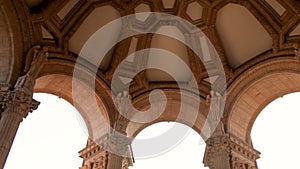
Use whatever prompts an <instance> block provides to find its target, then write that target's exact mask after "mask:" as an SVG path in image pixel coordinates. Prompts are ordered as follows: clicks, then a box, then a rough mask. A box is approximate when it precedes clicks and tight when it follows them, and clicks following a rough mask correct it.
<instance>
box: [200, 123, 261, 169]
mask: <svg viewBox="0 0 300 169" xmlns="http://www.w3.org/2000/svg"><path fill="white" fill-rule="evenodd" d="M259 155H260V153H259V152H258V151H256V150H254V149H253V148H252V146H250V145H248V144H246V143H244V142H243V141H242V140H240V139H238V138H237V137H235V136H232V135H229V134H227V133H225V132H224V130H223V124H222V123H220V124H219V126H218V127H217V129H216V131H215V133H214V134H213V135H212V136H211V138H209V139H207V140H206V150H205V155H204V160H203V161H204V165H205V166H206V167H209V168H210V169H257V165H256V159H258V158H259Z"/></svg>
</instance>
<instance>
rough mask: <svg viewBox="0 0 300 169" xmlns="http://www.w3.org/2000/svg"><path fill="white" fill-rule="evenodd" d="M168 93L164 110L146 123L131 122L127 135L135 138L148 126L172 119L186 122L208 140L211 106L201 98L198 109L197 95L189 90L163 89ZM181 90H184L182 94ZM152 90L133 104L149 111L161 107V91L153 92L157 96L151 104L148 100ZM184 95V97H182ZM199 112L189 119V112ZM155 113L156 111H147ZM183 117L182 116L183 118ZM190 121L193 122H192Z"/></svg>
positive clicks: (136, 99) (153, 95) (134, 100)
mask: <svg viewBox="0 0 300 169" xmlns="http://www.w3.org/2000/svg"><path fill="white" fill-rule="evenodd" d="M161 90H162V91H163V92H164V94H165V95H166V100H167V103H166V106H165V108H164V109H163V112H162V113H161V114H160V115H159V116H158V117H157V118H156V119H154V120H151V121H149V122H145V123H137V122H133V121H131V122H129V124H128V126H127V135H128V136H129V137H131V138H135V137H136V136H137V134H138V133H139V132H141V131H142V130H143V129H145V128H146V127H148V126H150V125H152V124H155V123H158V122H163V121H172V122H178V123H182V124H185V125H187V126H189V127H191V128H192V129H194V130H195V131H196V132H197V133H198V134H199V135H200V136H201V137H202V138H203V139H204V140H206V139H207V138H208V137H209V135H210V133H211V129H210V126H209V122H208V121H207V120H206V116H207V112H208V109H209V107H207V105H206V104H205V102H204V101H203V100H202V99H201V100H200V106H199V108H198V109H196V108H195V106H194V105H195V104H198V103H197V100H198V101H199V99H195V96H194V95H193V94H192V93H191V92H188V91H180V90H178V89H161ZM180 92H182V93H181V94H182V95H181V94H180ZM149 94H150V92H146V93H144V94H142V95H141V96H138V97H136V98H134V99H133V101H132V103H133V106H134V107H135V108H136V109H138V110H140V111H147V110H148V109H149V107H150V106H154V107H155V106H157V107H160V105H159V104H160V103H161V102H163V98H162V97H161V96H160V94H159V93H155V92H154V93H151V95H152V97H153V98H155V99H154V101H151V104H150V102H149V100H148V97H149ZM181 97H183V98H181ZM181 106H183V109H182V110H183V111H182V112H180V107H181ZM191 112H193V113H195V112H197V117H196V119H189V113H191ZM147 113H153V114H155V112H147ZM181 117H182V118H181ZM190 122H193V124H191V123H190Z"/></svg>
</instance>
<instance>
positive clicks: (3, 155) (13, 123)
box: [0, 111, 23, 168]
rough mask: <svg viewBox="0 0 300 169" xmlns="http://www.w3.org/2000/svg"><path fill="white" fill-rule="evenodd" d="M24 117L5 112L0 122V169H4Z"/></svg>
mask: <svg viewBox="0 0 300 169" xmlns="http://www.w3.org/2000/svg"><path fill="white" fill-rule="evenodd" d="M22 119H23V117H22V116H21V115H20V114H19V113H16V112H9V111H5V112H3V113H2V114H1V120H0V136H1V137H0V168H3V167H4V165H5V162H6V159H7V157H8V154H9V151H10V148H11V146H12V144H13V141H14V138H15V136H16V133H17V130H18V128H19V125H20V123H21V121H22Z"/></svg>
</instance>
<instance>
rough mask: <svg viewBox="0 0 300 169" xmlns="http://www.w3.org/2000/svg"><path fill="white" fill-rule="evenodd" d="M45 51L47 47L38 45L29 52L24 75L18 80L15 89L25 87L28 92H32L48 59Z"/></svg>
mask: <svg viewBox="0 0 300 169" xmlns="http://www.w3.org/2000/svg"><path fill="white" fill-rule="evenodd" d="M47 50H48V48H47V47H40V46H39V45H38V46H34V47H32V48H31V49H30V50H29V52H28V53H27V55H26V62H25V68H24V73H25V75H23V76H21V77H19V78H18V80H17V83H16V84H15V88H21V87H25V88H27V89H29V90H33V88H34V84H35V80H36V78H37V77H38V74H39V73H40V71H41V69H42V68H43V66H44V64H45V62H46V60H47V58H48V53H47Z"/></svg>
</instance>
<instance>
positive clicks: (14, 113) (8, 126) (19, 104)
mask: <svg viewBox="0 0 300 169" xmlns="http://www.w3.org/2000/svg"><path fill="white" fill-rule="evenodd" d="M3 95H4V97H2V103H1V109H2V113H1V120H0V136H1V137H0V168H3V167H4V165H5V162H6V159H7V157H8V154H9V151H10V148H11V146H12V143H13V140H14V138H15V135H16V133H17V130H18V127H19V125H20V123H21V121H22V120H23V118H25V117H26V116H27V114H28V113H29V112H32V111H33V110H35V109H36V108H37V107H38V105H39V102H37V101H35V100H34V99H32V94H28V92H26V91H24V90H23V89H17V90H15V91H6V92H3V91H2V96H3Z"/></svg>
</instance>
